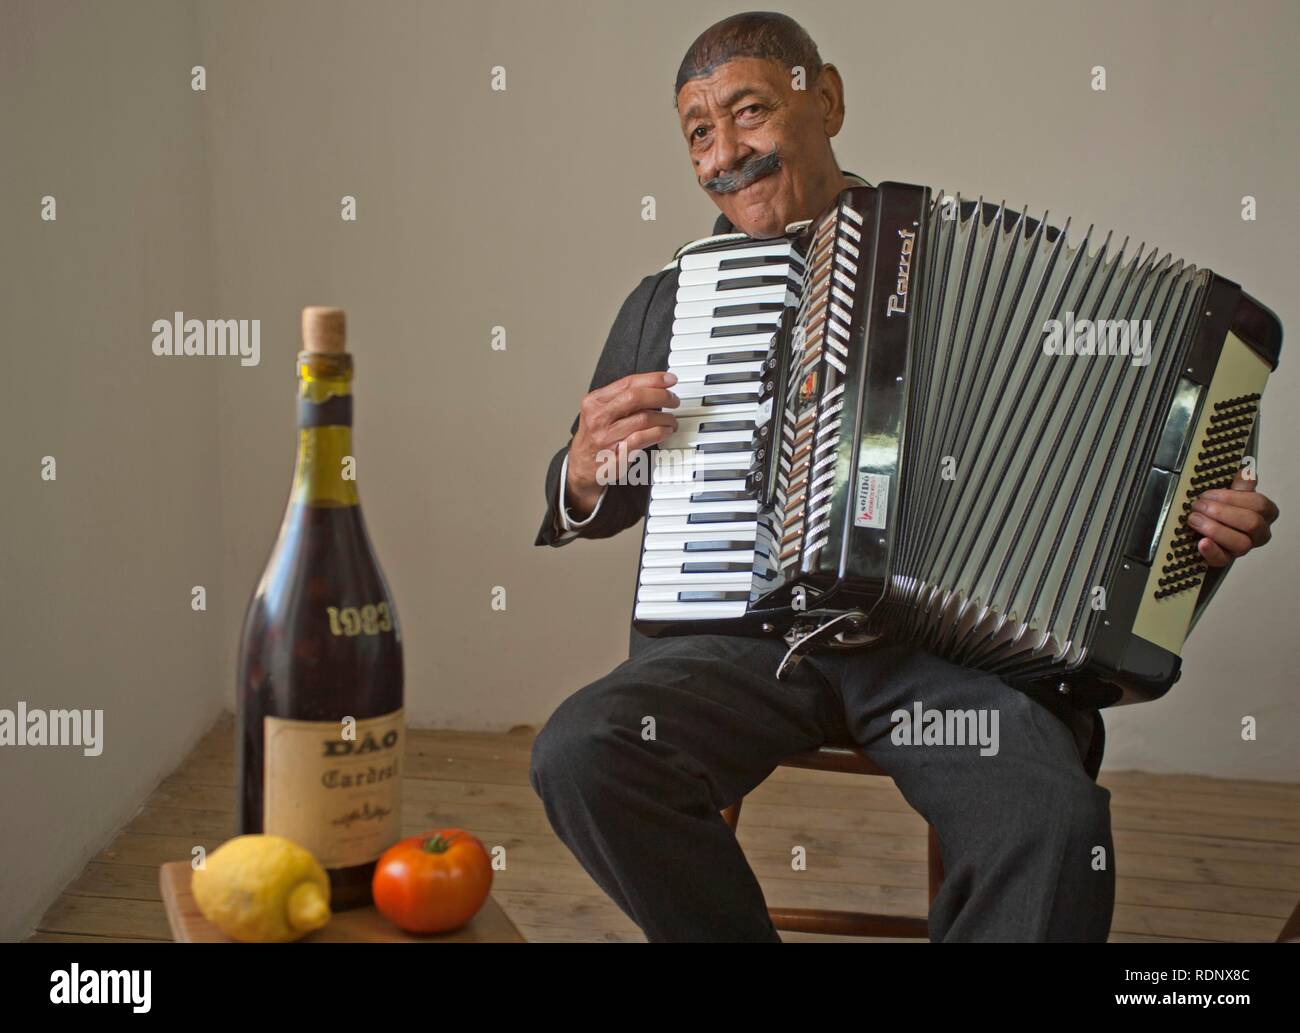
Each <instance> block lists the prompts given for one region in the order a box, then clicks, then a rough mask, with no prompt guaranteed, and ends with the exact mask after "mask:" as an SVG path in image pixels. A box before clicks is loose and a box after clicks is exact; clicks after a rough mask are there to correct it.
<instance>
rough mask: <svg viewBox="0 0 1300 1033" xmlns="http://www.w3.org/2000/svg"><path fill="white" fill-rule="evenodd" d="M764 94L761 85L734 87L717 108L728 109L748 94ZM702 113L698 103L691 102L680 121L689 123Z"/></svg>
mask: <svg viewBox="0 0 1300 1033" xmlns="http://www.w3.org/2000/svg"><path fill="white" fill-rule="evenodd" d="M691 82H698V80H696V79H692V80H691ZM766 92H768V91H767V90H765V89H764V88H763V85H762V84H761V83H747V84H745V85H744V86H738V87H736V89H734V90H732V91H731V92H730V93H729V94H727V96H726V99H724V100H723V101H722V102H721V103H719V105H718V106H719V107H720V108H729V107H731V106H732V105H733V104H735V103H736V101H738V100H740V98H741V97H744V96H745V95H747V94H750V93H759V94H762V93H766ZM704 113H705V112H704V110H703V106H702V105H701V104H700V102H699V101H693V102H692V103H691V106H690V107H688V108H687V109H686V113H685V114H684V115H682V120H683V121H685V122H689V121H690V120H691V119H693V118H697V117H699V116H700V115H702V114H704Z"/></svg>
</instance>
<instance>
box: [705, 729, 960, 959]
mask: <svg viewBox="0 0 1300 1033" xmlns="http://www.w3.org/2000/svg"><path fill="white" fill-rule="evenodd" d="M781 766H782V767H787V768H811V769H812V770H814V771H846V772H848V773H850V774H855V775H884V776H885V777H886V778H888V777H889V776H888V775H887V774H886V773H885V772H884V771H882V770H881V769H880V768H879V767H877V766H876V764H875V762H874V761H872V760H871V758H870V757H868V756H867V755H866V754H865V753H864V752H863V751H862V750H860V749H858V748H857V747H856V746H838V745H828V746H822V747H820V748H818V749H815V750H806V751H804V752H803V753H796V754H793V755H792V756H789V757H786V758H785V760H783V761H781ZM742 803H744V800H743V799H742V800H737V801H736V802H735V803H733V804H732V805H731V806H730V807H728V808H727V809H726V810H724V811H723V812H722V817H723V820H724V821H726V823H727V824H728V825H730V826H731V830H732V831H733V832H734V831H735V830H736V826H737V824H739V822H740V805H741V804H742ZM928 869H929V880H930V902H931V903H933V902H934V898H935V895H936V894H938V892H939V886H940V885H941V884H942V882H943V858H942V856H941V855H940V853H939V837H938V836H937V835H936V834H935V831H934V827H933V826H930V842H929V858H928ZM768 914H769V915H771V916H772V924H773V925H775V926H776V927H777V928H778V929H781V930H784V931H786V932H792V933H829V934H833V935H838V936H898V937H909V938H913V939H928V938H929V935H930V931H929V923H928V922H927V920H926V919H924V918H903V917H899V916H897V915H873V914H866V913H864V912H861V911H831V910H828V909H824V908H806V907H784V908H782V907H774V908H768Z"/></svg>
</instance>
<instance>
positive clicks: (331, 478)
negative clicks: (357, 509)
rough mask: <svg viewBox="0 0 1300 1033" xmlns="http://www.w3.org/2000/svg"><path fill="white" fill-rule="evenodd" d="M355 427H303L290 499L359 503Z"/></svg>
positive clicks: (315, 503) (306, 503) (302, 502)
mask: <svg viewBox="0 0 1300 1033" xmlns="http://www.w3.org/2000/svg"><path fill="white" fill-rule="evenodd" d="M355 478H356V460H355V458H354V457H353V455H352V428H351V427H337V426H329V427H299V428H298V463H297V466H296V467H295V468H294V471H293V488H292V490H291V491H290V493H289V498H290V501H291V502H293V503H294V504H296V505H300V506H356V505H359V504H360V502H361V499H360V497H359V496H358V495H357V482H356V479H355Z"/></svg>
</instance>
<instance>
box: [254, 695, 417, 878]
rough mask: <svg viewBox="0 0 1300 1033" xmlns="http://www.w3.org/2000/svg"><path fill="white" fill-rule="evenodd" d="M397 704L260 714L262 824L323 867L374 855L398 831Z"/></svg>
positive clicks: (401, 726)
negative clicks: (335, 714)
mask: <svg viewBox="0 0 1300 1033" xmlns="http://www.w3.org/2000/svg"><path fill="white" fill-rule="evenodd" d="M403 714H404V712H403V711H402V710H394V711H393V712H392V713H389V714H384V715H382V716H381V717H372V718H367V719H365V720H362V721H357V722H356V725H355V728H352V727H349V726H347V725H345V723H344V722H343V721H292V720H287V719H285V718H281V717H268V718H265V719H264V722H265V723H264V725H263V733H264V735H265V736H266V750H265V753H264V756H265V758H266V772H265V778H264V781H263V783H262V785H263V789H262V794H263V815H264V817H263V825H262V827H263V829H264V830H265V831H266V832H268V833H271V834H272V835H276V836H284V837H285V838H287V839H291V840H293V841H294V842H295V843H297V844H299V845H300V846H302V847H305V848H306V849H307V850H310V851H311V853H312V854H313V855H314V856H315V857H316V860H317V861H319V862H320V863H321V865H322V866H323V867H325V868H349V867H352V866H353V865H360V864H368V863H369V862H371V861H374V860H375V859H377V858H378V857H379V855H380V854H382V853H383V852H384V851H385V850H387V849H388V848H389V847H390V846H392V845H393V844H394V843H396V842H397V840H398V839H399V838H400V837H401V830H402V812H401V805H402V777H401V775H402V759H403V751H404V750H405V747H406V727H405V721H404V718H403Z"/></svg>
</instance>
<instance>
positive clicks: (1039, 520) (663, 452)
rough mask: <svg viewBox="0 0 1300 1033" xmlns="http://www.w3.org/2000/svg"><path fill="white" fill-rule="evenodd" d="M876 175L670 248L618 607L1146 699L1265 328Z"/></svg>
mask: <svg viewBox="0 0 1300 1033" xmlns="http://www.w3.org/2000/svg"><path fill="white" fill-rule="evenodd" d="M1068 229H1069V224H1068V222H1067V223H1066V225H1065V227H1064V228H1063V229H1062V230H1059V231H1058V230H1057V229H1054V228H1052V227H1051V226H1049V225H1048V224H1047V221H1046V219H1045V218H1044V219H1043V220H1041V221H1036V220H1033V219H1030V218H1028V217H1027V216H1026V215H1025V213H1024V212H1019V213H1017V212H1015V211H1012V210H1009V209H1007V208H1006V206H1005V205H989V204H985V203H983V202H962V201H961V200H960V199H958V198H948V197H939V198H937V199H935V198H932V197H931V193H930V191H929V190H928V189H926V188H924V187H917V186H909V185H905V184H897V183H885V184H882V185H881V186H880V187H878V188H870V187H861V188H854V189H850V190H846V191H844V192H843V193H842V194H841V195H840V196H839V197H838V198H837V199H836V201H835V203H834V204H833V205H832V206H831V207H830V208H829V209H828V210H827V211H826V212H824V213H823V214H822V215H821V216H819V217H818V218H817V219H814V220H812V221H811V222H810V223H807V224H805V225H803V226H796V227H791V232H789V233H788V234H787V235H786V236H785V237H783V238H779V239H776V240H753V239H750V238H746V237H744V236H742V235H732V236H729V237H726V238H712V239H710V240H708V241H704V242H700V243H698V244H697V245H692V246H690V247H688V248H687V249H684V251H683V252H682V253H679V268H680V273H679V286H678V294H677V311H676V321H675V323H674V326H673V338H672V342H671V345H670V353H669V369H670V370H671V371H672V372H674V373H675V374H677V376H678V378H679V380H678V384H677V386H676V387H675V388H674V390H675V391H676V393H677V394H678V396H679V397H680V398H681V406H680V408H678V409H677V410H675V412H676V414H677V416H678V429H677V431H676V433H675V434H674V435H673V436H672V437H671V438H669V439H668V440H667V441H665V442H664V443H663V444H662V445H661V446H660V448H659V449H658V450H657V451H656V452H655V453H654V463H653V466H652V487H651V498H650V506H649V512H648V515H647V519H646V525H645V533H644V538H643V544H642V553H641V567H640V574H639V578H638V584H637V601H636V608H635V615H634V624H635V626H636V627H637V628H638V629H639V630H641V631H642V632H644V633H646V634H652V635H660V634H690V633H715V634H752V635H773V636H784V637H786V639H787V640H788V641H790V642H792V643H796V645H795V649H794V652H795V653H802V652H806V651H810V650H812V649H814V648H818V647H826V648H833V647H835V646H840V647H844V646H855V645H861V644H863V643H869V642H872V641H876V640H885V641H895V642H910V643H914V644H916V645H917V646H919V647H921V648H924V649H927V650H929V651H931V652H933V653H935V654H937V655H940V656H943V657H945V658H947V659H949V660H952V661H953V662H955V663H959V664H962V665H965V666H970V667H974V668H979V669H983V670H989V671H993V672H996V673H998V674H1000V675H1002V676H1003V677H1005V678H1007V679H1008V680H1009V681H1011V682H1012V683H1013V684H1017V685H1020V686H1022V687H1024V688H1026V689H1027V690H1029V691H1035V692H1037V691H1044V692H1062V693H1068V694H1069V696H1070V698H1071V699H1072V700H1074V701H1075V702H1077V703H1078V704H1080V705H1088V706H1107V705H1112V704H1115V703H1121V702H1132V701H1136V700H1142V699H1151V698H1155V697H1157V696H1159V695H1161V694H1163V693H1164V692H1165V691H1167V690H1168V688H1169V687H1170V685H1172V684H1173V682H1174V681H1175V680H1176V679H1177V677H1178V674H1179V663H1180V661H1179V653H1180V651H1181V649H1182V645H1183V641H1184V639H1185V638H1186V636H1187V633H1188V630H1189V628H1190V625H1191V623H1192V620H1193V611H1194V609H1195V607H1196V604H1197V600H1198V598H1199V596H1200V595H1201V592H1202V590H1203V589H1204V586H1205V581H1206V578H1207V575H1208V571H1207V569H1206V566H1205V564H1204V562H1203V561H1202V560H1201V558H1200V555H1199V552H1198V550H1197V541H1198V537H1199V536H1198V535H1196V534H1195V532H1193V531H1192V530H1191V529H1190V528H1189V527H1188V525H1187V514H1188V510H1189V507H1190V503H1191V500H1193V499H1195V498H1196V496H1197V495H1199V494H1200V492H1202V491H1204V490H1206V489H1208V488H1212V487H1226V486H1227V485H1229V484H1230V483H1231V482H1232V479H1233V477H1234V475H1235V473H1236V471H1237V470H1238V469H1239V468H1240V464H1241V462H1242V460H1243V457H1244V456H1245V454H1246V451H1247V446H1248V443H1249V442H1250V440H1251V438H1252V435H1253V432H1254V430H1255V422H1256V415H1257V412H1258V407H1259V400H1260V396H1261V394H1262V392H1263V388H1264V383H1265V381H1266V380H1267V378H1268V375H1269V373H1270V372H1271V371H1272V369H1274V368H1275V367H1276V365H1277V360H1278V355H1279V351H1280V347H1281V327H1280V325H1279V323H1278V321H1277V319H1276V317H1275V316H1274V315H1273V314H1272V313H1271V312H1269V311H1268V310H1267V309H1266V308H1264V307H1263V306H1262V305H1260V304H1259V303H1258V302H1256V301H1255V300H1254V299H1252V298H1250V297H1249V296H1248V295H1247V294H1245V293H1244V292H1243V291H1242V290H1241V289H1240V287H1238V286H1237V285H1236V284H1234V283H1231V282H1229V281H1227V280H1225V279H1223V278H1222V277H1219V276H1217V275H1215V274H1214V273H1212V272H1211V271H1209V270H1208V269H1197V268H1196V267H1194V266H1190V265H1187V264H1186V263H1184V262H1181V261H1177V260H1174V259H1173V258H1171V257H1170V256H1168V255H1159V254H1157V253H1156V252H1154V251H1150V250H1148V249H1146V248H1145V247H1144V246H1137V247H1132V246H1130V243H1129V241H1128V240H1127V239H1125V240H1123V241H1120V240H1117V239H1116V237H1115V236H1114V235H1108V236H1107V237H1106V238H1105V239H1104V240H1101V241H1098V240H1096V239H1094V238H1093V236H1092V233H1091V231H1089V233H1088V234H1086V235H1085V236H1084V238H1083V240H1082V241H1081V242H1080V243H1078V244H1077V245H1075V244H1071V243H1070V242H1069V240H1068Z"/></svg>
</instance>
